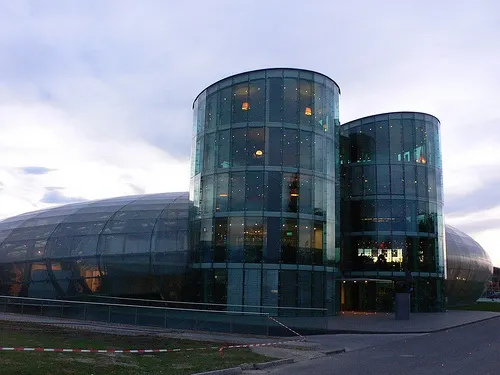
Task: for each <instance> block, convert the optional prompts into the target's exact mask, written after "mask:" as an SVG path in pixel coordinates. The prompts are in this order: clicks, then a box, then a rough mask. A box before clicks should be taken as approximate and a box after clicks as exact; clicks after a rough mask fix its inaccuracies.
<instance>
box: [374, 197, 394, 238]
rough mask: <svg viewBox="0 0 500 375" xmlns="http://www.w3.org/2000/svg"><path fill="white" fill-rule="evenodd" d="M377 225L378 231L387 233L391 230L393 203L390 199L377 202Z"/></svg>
mask: <svg viewBox="0 0 500 375" xmlns="http://www.w3.org/2000/svg"><path fill="white" fill-rule="evenodd" d="M376 222H377V225H376V226H375V227H376V230H379V231H385V230H387V231H388V230H391V222H392V216H391V201H390V200H389V199H379V200H377V217H376Z"/></svg>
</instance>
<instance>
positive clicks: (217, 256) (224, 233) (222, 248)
mask: <svg viewBox="0 0 500 375" xmlns="http://www.w3.org/2000/svg"><path fill="white" fill-rule="evenodd" d="M227 240H228V223H227V218H226V217H221V218H216V219H215V253H214V261H215V262H224V261H226V251H227Z"/></svg>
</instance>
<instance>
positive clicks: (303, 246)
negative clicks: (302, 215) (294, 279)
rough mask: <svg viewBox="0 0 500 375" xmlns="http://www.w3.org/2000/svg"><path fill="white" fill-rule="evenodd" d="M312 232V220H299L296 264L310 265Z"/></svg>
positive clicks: (311, 261)
mask: <svg viewBox="0 0 500 375" xmlns="http://www.w3.org/2000/svg"><path fill="white" fill-rule="evenodd" d="M312 232H313V222H312V220H304V219H301V220H300V221H299V252H298V259H297V263H298V264H312V263H313V259H312V252H311V247H312V245H311V244H312Z"/></svg>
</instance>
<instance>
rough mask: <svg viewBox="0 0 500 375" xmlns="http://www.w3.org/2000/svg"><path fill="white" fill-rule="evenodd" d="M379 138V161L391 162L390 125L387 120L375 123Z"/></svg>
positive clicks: (383, 162)
mask: <svg viewBox="0 0 500 375" xmlns="http://www.w3.org/2000/svg"><path fill="white" fill-rule="evenodd" d="M375 132H376V139H377V163H378V164H385V163H389V152H390V151H389V126H388V122H387V121H377V122H376V123H375Z"/></svg>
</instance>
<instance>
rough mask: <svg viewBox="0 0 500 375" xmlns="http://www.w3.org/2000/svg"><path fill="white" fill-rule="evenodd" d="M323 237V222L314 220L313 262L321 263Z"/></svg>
mask: <svg viewBox="0 0 500 375" xmlns="http://www.w3.org/2000/svg"><path fill="white" fill-rule="evenodd" d="M323 238H324V236H323V223H322V222H321V221H315V222H314V227H313V237H312V250H313V264H323V241H324V240H323Z"/></svg>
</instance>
